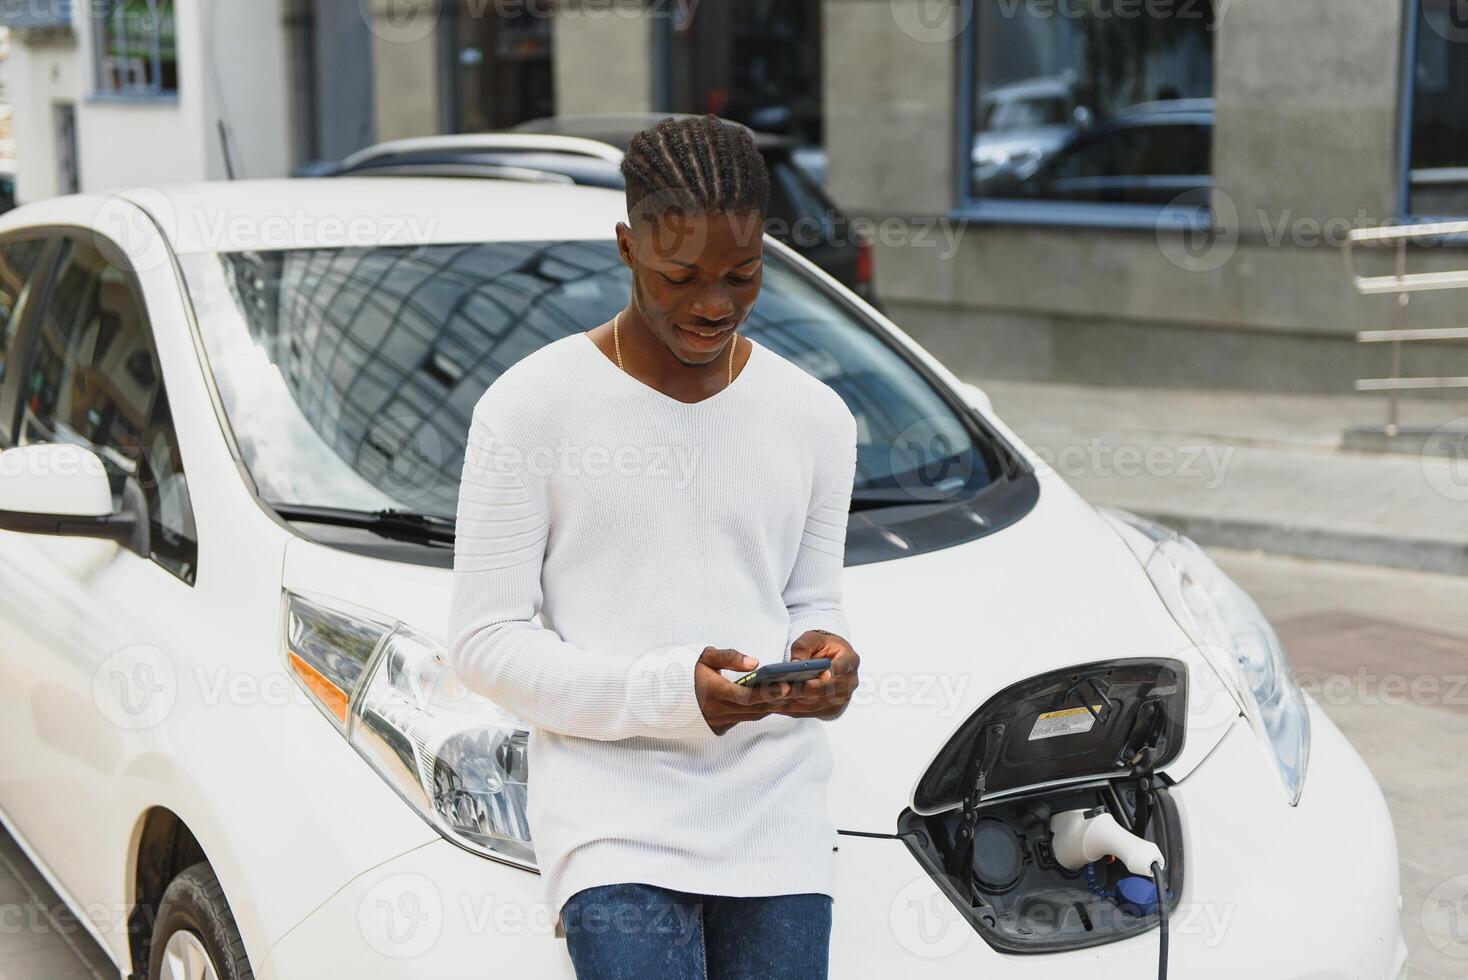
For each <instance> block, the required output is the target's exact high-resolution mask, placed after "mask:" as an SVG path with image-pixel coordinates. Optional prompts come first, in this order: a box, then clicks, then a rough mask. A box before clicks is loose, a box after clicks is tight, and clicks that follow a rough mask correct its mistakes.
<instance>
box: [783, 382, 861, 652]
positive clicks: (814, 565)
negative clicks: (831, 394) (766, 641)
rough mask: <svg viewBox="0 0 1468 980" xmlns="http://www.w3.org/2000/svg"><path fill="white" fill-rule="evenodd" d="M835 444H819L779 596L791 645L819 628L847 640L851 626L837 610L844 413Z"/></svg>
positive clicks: (846, 501) (845, 463) (846, 448)
mask: <svg viewBox="0 0 1468 980" xmlns="http://www.w3.org/2000/svg"><path fill="white" fill-rule="evenodd" d="M840 431H841V436H840V438H839V441H836V442H833V443H832V444H830V445H827V446H823V447H822V449H823V450H824V452H823V454H822V459H823V460H827V461H829V462H825V463H823V464H822V466H821V468H820V469H819V470H818V471H817V473H816V475H815V481H814V485H813V493H812V495H813V496H814V497H815V501H814V504H813V506H812V507H811V509H810V511H809V513H808V514H807V515H806V518H805V530H804V532H803V533H802V535H801V539H800V549H799V551H798V553H797V554H796V558H795V564H794V566H793V567H792V569H791V571H790V579H789V581H788V582H787V583H786V585H785V588H784V590H783V592H782V595H783V596H784V599H785V607H786V608H787V609H788V610H789V611H790V631H789V634H788V635H787V636H786V638H785V656H786V658H787V659H788V657H789V655H790V645H791V644H792V643H794V642H795V640H796V639H797V638H798V637H799V636H800V634H802V633H804V632H805V631H806V630H811V629H823V630H828V631H830V632H832V633H835V634H837V635H838V636H842V637H848V638H849V635H850V632H849V630H850V627H849V626H848V625H847V622H846V613H845V611H844V609H843V608H842V596H841V572H842V569H843V567H844V566H845V561H846V524H847V518H848V514H849V512H850V510H851V492H852V484H853V482H854V481H855V479H856V419H855V418H854V417H853V416H852V414H851V412H850V411H849V410H847V411H845V412H844V417H843V421H842V426H841V430H840Z"/></svg>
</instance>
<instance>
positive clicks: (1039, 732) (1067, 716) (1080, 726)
mask: <svg viewBox="0 0 1468 980" xmlns="http://www.w3.org/2000/svg"><path fill="white" fill-rule="evenodd" d="M1091 709H1092V710H1094V711H1096V712H1097V713H1098V714H1099V713H1100V711H1101V705H1099V704H1095V705H1092V706H1091ZM1095 724H1096V715H1093V714H1092V713H1091V711H1088V710H1087V709H1085V708H1065V709H1064V710H1062V711H1047V712H1045V713H1044V714H1042V715H1040V717H1038V718H1036V719H1035V727H1034V728H1032V729H1030V739H1029V740H1030V741H1031V742H1038V741H1039V740H1040V739H1042V738H1056V737H1057V736H1060V735H1080V734H1081V733H1082V732H1089V731H1090V730H1091V727H1092V726H1093V725H1095Z"/></svg>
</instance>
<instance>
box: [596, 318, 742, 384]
mask: <svg viewBox="0 0 1468 980" xmlns="http://www.w3.org/2000/svg"><path fill="white" fill-rule="evenodd" d="M626 312H627V311H626V310H618V311H617V315H616V316H615V317H613V318H612V343H613V344H614V345H615V346H616V348H617V367H619V368H622V370H624V371H625V370H627V369H626V368H625V367H622V338H621V336H620V335H619V334H618V333H617V327H618V325H619V324H621V322H622V314H623V313H626ZM738 346H739V334H737V333H736V334H734V336H733V338H732V339H731V340H730V341H729V380H727V381H725V382H724V387H725V388H727V387H729V386H730V385H731V384H733V383H734V348H735V347H738Z"/></svg>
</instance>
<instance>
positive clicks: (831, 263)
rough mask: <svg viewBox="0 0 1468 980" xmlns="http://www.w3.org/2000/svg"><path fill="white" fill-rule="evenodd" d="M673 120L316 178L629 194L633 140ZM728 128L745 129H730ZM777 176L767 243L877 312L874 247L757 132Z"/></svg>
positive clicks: (427, 140) (572, 123) (548, 127)
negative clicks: (448, 179) (570, 187)
mask: <svg viewBox="0 0 1468 980" xmlns="http://www.w3.org/2000/svg"><path fill="white" fill-rule="evenodd" d="M669 115H676V114H674V113H661V114H658V113H634V114H595V115H568V116H549V117H546V118H544V119H532V120H530V121H529V122H524V123H521V124H520V125H518V126H515V127H513V128H512V129H509V130H502V131H498V132H492V133H474V134H462V135H454V136H429V137H421V138H417V139H405V140H394V141H391V142H387V143H379V144H377V145H375V146H369V147H367V148H366V149H363V150H359V151H357V152H356V153H353V154H352V155H351V156H348V157H347V158H346V159H344V160H342V161H341V162H340V163H339V164H336V165H334V166H330V167H327V168H324V169H322V170H318V171H317V172H318V173H325V174H327V175H331V176H342V175H346V174H351V175H353V176H370V175H380V176H420V177H421V176H459V177H486V178H497V179H502V180H528V181H550V182H555V183H571V184H584V185H589V186H593V187H609V188H614V189H621V188H622V187H623V186H624V184H623V180H622V174H621V171H620V170H619V168H618V165H619V164H620V163H621V159H622V155H623V154H624V153H625V152H626V150H627V147H628V145H629V144H630V143H631V141H632V137H633V135H634V134H636V133H637V132H639V131H641V130H643V129H646V128H648V127H649V126H653V125H655V124H656V123H657V121H658V120H659V119H662V118H664V117H666V116H669ZM729 125H739V124H738V123H729ZM750 132H751V134H752V135H753V137H754V142H755V146H756V147H758V148H759V151H760V153H761V155H762V156H763V157H764V159H765V164H766V166H767V167H768V169H769V173H770V203H769V210H768V214H767V215H766V223H767V226H768V227H767V230H768V232H769V234H770V235H771V236H772V237H774V238H777V239H779V240H780V241H782V242H784V243H785V244H787V245H789V246H791V247H792V248H794V249H795V250H796V251H798V252H799V253H800V254H801V255H802V256H804V257H805V258H807V259H809V260H810V261H812V262H814V263H815V264H816V265H818V266H819V267H820V268H822V269H823V270H825V271H826V272H828V273H829V274H830V275H831V276H833V277H834V278H835V279H837V280H839V281H840V282H841V283H842V285H845V286H847V287H848V288H850V289H851V290H853V291H854V292H856V293H857V294H858V295H860V296H861V297H862V298H863V299H865V300H867V301H868V302H870V303H874V304H875V302H876V296H875V291H874V288H873V263H872V243H871V242H870V240H869V239H867V238H866V237H865V236H864V235H862V234H860V233H858V231H857V230H856V229H854V228H853V227H852V224H851V220H850V219H849V218H848V217H847V216H846V215H844V214H842V213H841V211H840V210H839V209H837V207H836V205H835V204H834V203H833V202H832V201H831V199H830V198H829V197H828V196H827V195H826V192H825V190H824V189H822V187H821V185H820V184H819V183H817V182H816V181H815V180H814V179H813V178H812V177H811V176H810V174H809V173H807V172H806V171H805V170H804V169H803V168H802V167H801V166H800V165H799V164H798V163H797V162H796V160H797V152H798V150H799V149H800V147H799V144H798V143H797V142H796V141H795V140H793V139H791V138H790V137H786V136H780V135H776V134H773V133H765V132H760V131H757V130H750Z"/></svg>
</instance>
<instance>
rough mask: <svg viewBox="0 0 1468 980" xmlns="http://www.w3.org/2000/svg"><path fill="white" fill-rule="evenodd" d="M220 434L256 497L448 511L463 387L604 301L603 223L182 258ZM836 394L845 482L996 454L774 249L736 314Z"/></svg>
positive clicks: (959, 487) (906, 496) (478, 389)
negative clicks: (547, 232) (234, 450)
mask: <svg viewBox="0 0 1468 980" xmlns="http://www.w3.org/2000/svg"><path fill="white" fill-rule="evenodd" d="M179 261H180V264H181V266H182V268H183V271H184V279H185V282H186V283H187V285H188V290H189V295H190V297H191V298H192V300H193V304H194V309H195V312H196V315H197V319H198V323H199V327H200V331H201V333H202V336H203V340H204V346H205V348H206V351H207V353H208V362H209V366H210V370H211V371H212V372H213V376H214V379H215V382H216V384H217V386H218V390H219V395H220V400H221V402H222V404H223V406H224V409H225V413H226V415H227V417H228V424H229V427H230V430H231V432H232V434H233V436H234V441H235V443H236V445H237V446H238V447H239V451H240V454H241V457H242V461H243V462H244V464H245V466H246V468H247V469H248V471H249V473H250V475H251V477H252V478H253V480H254V482H255V485H256V488H257V491H258V493H259V494H260V496H261V497H262V498H264V499H265V500H267V501H275V502H286V503H293V504H303V505H312V506H326V507H339V508H347V509H355V510H378V509H384V508H389V507H391V508H397V509H403V510H413V511H419V512H425V513H429V514H436V515H439V516H443V517H446V518H448V519H452V517H453V515H454V513H455V510H454V508H455V504H456V501H457V499H458V493H459V487H460V478H461V469H462V465H463V453H464V447H465V436H466V433H467V430H468V428H469V422H470V419H471V416H472V413H473V409H474V405H475V403H476V402H477V401H478V399H479V397H480V396H481V395H482V394H483V393H484V390H485V389H486V388H487V387H488V386H489V385H490V384H491V383H493V381H494V380H495V378H496V377H498V376H499V374H500V372H502V371H503V370H505V369H506V368H507V367H509V366H510V365H511V364H514V363H515V362H516V361H518V360H519V359H520V358H522V357H524V356H525V355H527V354H529V353H530V352H531V351H534V350H536V349H537V348H539V347H541V346H543V345H544V344H546V343H548V342H551V341H554V340H556V339H559V338H561V337H565V336H566V335H568V334H570V333H573V332H582V331H585V330H588V329H590V328H592V327H594V326H595V325H597V324H598V323H603V322H605V321H607V320H609V319H611V317H612V315H613V314H615V313H616V312H617V310H618V309H620V308H621V306H622V305H623V304H625V303H626V301H627V294H628V291H629V289H630V286H631V279H630V276H631V274H630V272H629V271H628V269H627V266H626V265H625V264H624V263H623V262H622V260H621V258H620V256H619V255H618V253H617V247H616V242H615V241H614V240H611V239H607V240H595V241H540V242H485V243H473V244H461V245H455V244H442V245H426V246H417V247H408V246H401V247H400V246H391V247H389V246H383V247H375V248H351V249H340V248H319V249H301V250H293V251H283V252H264V251H259V252H230V253H220V254H215V255H209V254H195V255H182V256H180V257H179ZM741 330H742V332H744V333H746V334H747V335H748V336H750V337H751V338H752V339H755V340H757V341H758V342H759V343H762V344H764V345H765V346H766V347H769V348H771V349H772V350H774V351H775V352H777V353H779V354H781V355H782V356H784V357H786V358H787V359H789V360H791V361H792V362H794V363H796V364H797V365H799V366H800V367H802V368H804V369H805V370H806V371H807V372H809V373H810V374H812V375H813V376H815V377H817V378H818V379H820V380H821V381H823V382H824V383H826V384H827V385H829V386H830V387H831V388H832V389H834V390H835V391H836V392H837V394H839V395H840V396H841V397H842V398H843V399H845V401H846V403H847V406H848V407H849V408H850V409H851V412H852V415H853V416H854V417H855V418H856V420H857V426H858V447H857V455H858V460H857V474H856V477H855V481H854V490H855V491H856V492H857V493H858V495H860V494H863V493H865V494H885V495H889V496H891V497H893V498H895V499H899V500H910V501H913V502H923V501H930V500H932V499H934V497H935V496H956V495H959V494H971V493H976V492H977V491H979V490H980V489H982V488H984V487H985V486H987V485H988V484H990V483H991V482H993V481H995V480H996V479H998V478H999V477H1000V475H1001V471H1002V468H1003V467H1002V463H1001V457H1000V456H999V455H998V453H999V451H1000V450H999V449H998V447H997V444H995V443H991V442H990V441H989V437H988V436H987V434H986V435H984V436H983V437H982V438H978V437H974V436H972V435H971V434H970V433H969V431H968V430H967V429H966V428H965V427H964V426H963V425H962V423H961V421H960V419H959V417H958V416H957V415H956V414H955V413H954V411H953V409H952V407H951V406H950V404H949V403H947V402H945V401H944V400H943V399H942V397H941V396H940V395H939V393H938V392H937V391H935V389H934V387H933V386H932V385H931V384H930V383H929V382H928V381H927V380H926V379H925V378H924V377H923V376H921V375H920V374H919V373H918V372H917V371H915V370H914V369H913V368H912V367H911V366H910V365H909V364H908V362H907V361H906V360H904V359H902V358H901V357H899V356H898V355H897V354H896V353H894V351H893V350H892V349H891V348H889V347H888V346H887V345H885V344H884V343H883V342H882V341H881V340H880V339H879V337H878V335H877V333H876V332H875V331H874V330H872V329H869V327H868V325H867V324H866V322H865V321H864V320H863V318H862V316H861V315H859V314H857V313H854V312H853V311H851V310H850V309H848V308H847V307H845V306H844V305H843V304H841V303H838V302H836V301H835V299H834V297H833V296H832V295H831V294H830V293H828V292H827V291H825V290H824V289H823V288H821V287H820V286H819V285H818V284H817V282H816V281H815V280H814V279H813V278H812V277H810V276H809V275H808V274H806V273H804V272H803V271H801V270H800V269H798V268H797V267H795V266H794V264H793V263H791V262H790V261H789V260H788V259H786V258H785V257H783V256H782V255H781V254H780V253H778V252H775V251H774V250H773V249H766V250H765V270H764V279H763V285H762V286H761V289H760V295H759V300H758V302H757V303H756V304H755V307H754V310H753V311H752V312H751V314H750V317H749V319H748V320H747V321H746V323H745V324H744V325H743V327H742V328H741Z"/></svg>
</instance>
